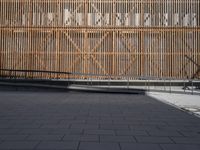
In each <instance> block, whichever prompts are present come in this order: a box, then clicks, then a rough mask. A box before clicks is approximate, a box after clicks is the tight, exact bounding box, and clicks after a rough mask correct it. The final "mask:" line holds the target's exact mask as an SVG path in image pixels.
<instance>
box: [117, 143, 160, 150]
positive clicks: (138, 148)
mask: <svg viewBox="0 0 200 150" xmlns="http://www.w3.org/2000/svg"><path fill="white" fill-rule="evenodd" d="M120 146H121V150H162V149H161V148H160V147H159V145H158V144H135V143H120Z"/></svg>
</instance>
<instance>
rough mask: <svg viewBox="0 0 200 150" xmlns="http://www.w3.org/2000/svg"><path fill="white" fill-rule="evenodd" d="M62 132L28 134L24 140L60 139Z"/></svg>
mask: <svg viewBox="0 0 200 150" xmlns="http://www.w3.org/2000/svg"><path fill="white" fill-rule="evenodd" d="M63 136H64V134H56V135H51V134H43V135H42V134H41V135H39V134H38V135H29V136H28V137H27V138H26V140H28V141H60V140H61V139H62V137H63Z"/></svg>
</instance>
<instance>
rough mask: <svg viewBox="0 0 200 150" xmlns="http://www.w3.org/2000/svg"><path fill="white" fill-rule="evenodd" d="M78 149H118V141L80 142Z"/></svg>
mask: <svg viewBox="0 0 200 150" xmlns="http://www.w3.org/2000/svg"><path fill="white" fill-rule="evenodd" d="M79 150H120V147H119V144H118V143H96V142H81V143H80V147H79Z"/></svg>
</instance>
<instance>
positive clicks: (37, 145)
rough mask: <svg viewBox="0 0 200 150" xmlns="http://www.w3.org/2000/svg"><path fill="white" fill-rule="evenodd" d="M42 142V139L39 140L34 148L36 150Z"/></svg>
mask: <svg viewBox="0 0 200 150" xmlns="http://www.w3.org/2000/svg"><path fill="white" fill-rule="evenodd" d="M41 143H42V141H39V142H38V144H36V145H35V147H34V148H33V149H34V150H36V149H37V147H38V146H39V145H40V144H41Z"/></svg>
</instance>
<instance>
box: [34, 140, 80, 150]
mask: <svg viewBox="0 0 200 150" xmlns="http://www.w3.org/2000/svg"><path fill="white" fill-rule="evenodd" d="M77 148H78V142H67V141H65V142H63V141H62V142H57V141H48V142H44V141H43V142H41V143H40V144H39V145H38V146H37V147H36V149H48V150H54V149H62V150H71V149H72V150H75V149H77Z"/></svg>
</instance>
